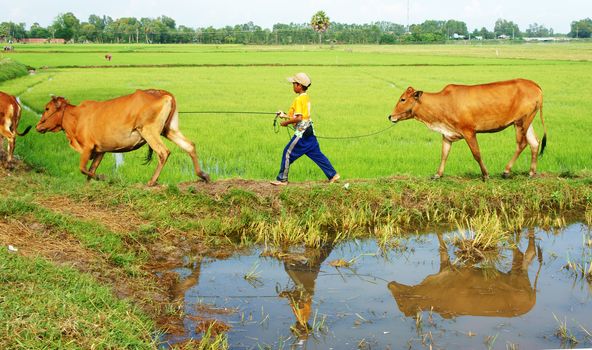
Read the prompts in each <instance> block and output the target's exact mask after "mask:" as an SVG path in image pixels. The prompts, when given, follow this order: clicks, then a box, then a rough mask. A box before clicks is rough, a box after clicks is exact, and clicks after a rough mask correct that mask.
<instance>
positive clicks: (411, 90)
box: [406, 86, 415, 95]
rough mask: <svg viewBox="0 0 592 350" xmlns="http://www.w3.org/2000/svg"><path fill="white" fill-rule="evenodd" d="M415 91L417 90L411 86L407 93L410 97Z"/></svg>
mask: <svg viewBox="0 0 592 350" xmlns="http://www.w3.org/2000/svg"><path fill="white" fill-rule="evenodd" d="M414 91H415V89H414V88H412V87H411V86H410V87H408V88H407V91H406V92H407V94H408V95H411V94H412V93H413V92H414Z"/></svg>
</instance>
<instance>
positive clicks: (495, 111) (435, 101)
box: [388, 79, 547, 179]
mask: <svg viewBox="0 0 592 350" xmlns="http://www.w3.org/2000/svg"><path fill="white" fill-rule="evenodd" d="M539 111H540V117H541V123H542V124H543V128H544V136H543V139H542V142H541V152H540V154H541V155H542V154H543V151H544V150H545V145H546V142H547V129H546V127H545V121H544V119H543V91H542V89H541V87H540V86H539V85H538V84H537V83H535V82H533V81H531V80H526V79H514V80H507V81H500V82H495V83H489V84H481V85H447V86H446V87H445V88H444V89H443V90H442V91H440V92H437V93H429V92H423V91H416V90H415V89H413V88H412V87H408V88H407V90H406V91H405V92H404V93H403V94H402V95H401V97H400V98H399V101H398V102H397V104H396V105H395V108H394V110H393V112H392V113H391V114H390V115H389V116H388V118H389V120H390V121H392V122H393V123H396V122H398V121H401V120H406V119H411V118H415V119H417V120H419V121H421V122H423V123H424V124H425V125H426V126H427V127H428V128H430V129H432V130H434V131H436V132H439V133H440V134H442V159H441V161H440V167H439V168H438V171H437V173H436V174H435V175H434V176H433V178H435V179H437V178H440V177H442V175H443V174H444V167H445V166H446V159H447V158H448V153H449V152H450V148H451V146H452V142H454V141H458V140H460V139H465V140H466V141H467V144H468V145H469V148H470V150H471V153H472V154H473V157H474V158H475V160H476V161H477V163H479V166H480V167H481V173H482V175H483V179H487V178H488V177H489V173H488V172H487V169H486V168H485V165H484V164H483V161H482V160H481V153H480V151H479V145H478V144H477V137H476V134H477V133H484V132H487V133H491V132H497V131H501V130H503V129H505V128H507V127H508V126H510V125H514V128H515V129H516V151H515V153H514V156H513V157H512V159H510V161H509V162H508V164H507V165H506V168H505V170H504V173H503V177H508V176H509V175H510V170H511V169H512V166H513V165H514V162H516V159H517V158H518V156H519V155H520V153H522V151H523V150H524V148H526V145H527V144H528V145H530V151H531V162H530V172H529V174H530V176H534V175H535V174H536V167H537V153H538V148H539V141H538V139H537V137H536V134H535V132H534V128H533V127H532V121H533V119H534V117H535V116H536V114H537V112H539Z"/></svg>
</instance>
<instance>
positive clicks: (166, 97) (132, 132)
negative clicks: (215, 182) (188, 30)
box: [37, 90, 210, 186]
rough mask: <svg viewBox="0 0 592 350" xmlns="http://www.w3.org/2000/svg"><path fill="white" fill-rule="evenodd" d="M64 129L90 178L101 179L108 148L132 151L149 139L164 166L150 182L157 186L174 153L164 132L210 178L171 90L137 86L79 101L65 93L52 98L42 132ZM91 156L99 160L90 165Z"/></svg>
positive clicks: (151, 184)
mask: <svg viewBox="0 0 592 350" xmlns="http://www.w3.org/2000/svg"><path fill="white" fill-rule="evenodd" d="M60 130H64V132H65V133H66V137H67V138H68V140H69V141H70V146H71V147H72V148H73V149H74V150H76V151H77V152H78V153H80V171H81V172H82V173H83V174H85V175H87V176H88V179H89V180H90V179H91V178H97V176H96V175H95V171H96V170H97V168H98V166H99V164H100V162H101V160H102V159H103V155H104V154H105V152H129V151H133V150H135V149H138V148H140V147H141V146H143V145H144V144H145V143H148V146H149V147H150V149H151V150H152V149H153V150H154V151H155V152H156V154H158V166H157V167H156V171H155V172H154V175H152V178H151V179H150V181H149V182H148V186H153V185H155V184H156V180H158V176H159V175H160V171H161V170H162V167H163V166H164V164H165V163H166V160H167V158H168V156H169V154H170V151H169V150H168V149H167V148H166V146H165V145H164V143H163V142H162V140H161V138H160V135H163V136H164V137H166V138H167V139H169V140H171V141H173V142H174V143H176V144H177V145H178V146H179V147H181V148H182V149H183V150H184V151H186V152H187V153H189V155H190V156H191V159H192V160H193V166H194V168H195V173H196V175H197V176H199V177H200V178H202V179H203V180H204V181H206V182H208V181H209V180H210V177H209V176H208V174H206V173H205V172H203V171H202V170H201V169H200V167H199V163H198V160H197V154H196V152H195V145H194V144H193V142H191V141H190V140H188V139H187V138H185V136H183V134H181V131H179V114H178V111H177V105H176V101H175V97H174V96H173V95H172V94H171V93H169V92H167V91H164V90H136V92H134V93H133V94H130V95H126V96H121V97H117V98H114V99H112V100H108V101H83V102H82V103H80V104H79V105H78V106H74V105H71V104H70V103H69V102H68V100H66V99H65V98H63V97H52V99H51V101H49V102H48V103H47V105H45V111H44V112H43V115H42V116H41V120H40V121H39V124H37V131H39V132H41V133H45V132H46V131H52V132H57V131H60ZM150 154H151V153H150ZM90 159H92V160H93V161H92V163H91V165H90V168H89V169H88V170H87V163H88V161H89V160H90Z"/></svg>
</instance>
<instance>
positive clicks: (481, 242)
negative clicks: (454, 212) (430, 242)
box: [452, 212, 512, 261]
mask: <svg viewBox="0 0 592 350" xmlns="http://www.w3.org/2000/svg"><path fill="white" fill-rule="evenodd" d="M457 225H458V234H457V235H455V236H454V237H453V238H452V244H453V245H454V246H456V247H457V249H458V251H457V256H458V258H459V259H461V260H469V261H481V260H487V255H490V254H488V253H491V252H497V250H498V249H499V248H501V247H502V246H508V245H511V244H512V243H511V241H510V237H511V235H510V233H509V231H508V230H507V229H506V228H505V226H504V225H503V224H502V221H501V220H500V218H499V217H498V215H497V214H496V213H495V212H493V213H489V212H485V213H483V214H480V215H477V216H473V217H471V218H468V219H466V220H465V222H463V223H457ZM495 255H497V254H495Z"/></svg>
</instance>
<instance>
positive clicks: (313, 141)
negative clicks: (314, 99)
mask: <svg viewBox="0 0 592 350" xmlns="http://www.w3.org/2000/svg"><path fill="white" fill-rule="evenodd" d="M288 81H289V82H291V83H292V88H293V89H294V92H295V93H297V94H298V96H297V97H296V98H295V99H294V102H292V106H290V109H289V110H288V114H286V113H284V112H282V111H279V112H278V115H279V116H280V117H281V118H284V119H285V120H284V121H282V123H281V125H282V126H288V125H290V124H295V126H294V136H293V137H292V139H291V140H290V142H288V144H287V145H286V147H285V148H284V153H283V155H282V164H281V166H280V172H279V174H278V176H277V178H276V181H271V184H272V185H275V186H285V185H287V184H288V171H289V170H290V164H292V163H293V162H294V161H295V160H296V159H298V158H300V157H301V156H302V155H305V154H306V155H307V156H308V157H309V158H310V159H312V161H313V162H315V163H316V164H317V165H318V166H319V168H321V170H323V172H324V173H325V176H327V179H329V182H330V183H333V182H336V181H338V180H339V177H340V176H339V174H338V173H337V171H335V169H334V168H333V166H332V165H331V162H330V161H329V159H327V157H325V155H324V154H323V153H322V152H321V148H320V147H319V142H318V141H317V138H316V137H315V135H314V131H313V128H312V120H311V119H310V98H309V97H308V94H307V93H306V91H307V90H308V88H309V87H310V84H311V81H310V78H309V77H308V75H306V74H305V73H298V74H296V75H294V76H293V77H290V78H288Z"/></svg>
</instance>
